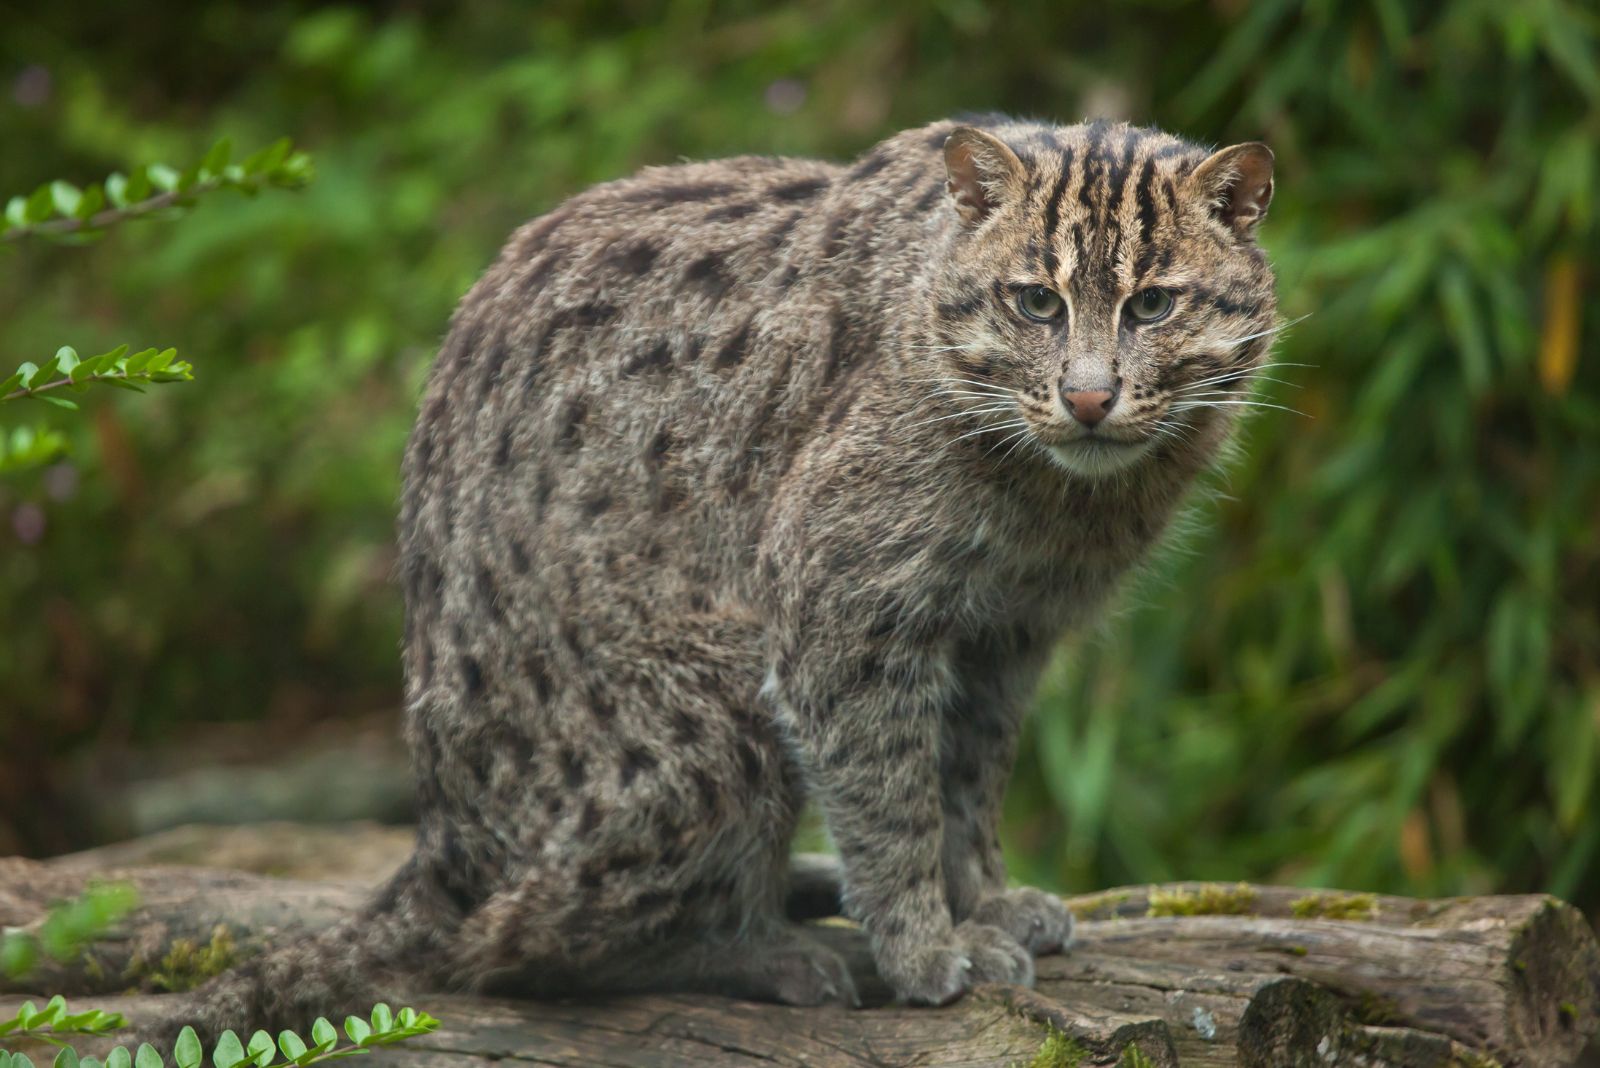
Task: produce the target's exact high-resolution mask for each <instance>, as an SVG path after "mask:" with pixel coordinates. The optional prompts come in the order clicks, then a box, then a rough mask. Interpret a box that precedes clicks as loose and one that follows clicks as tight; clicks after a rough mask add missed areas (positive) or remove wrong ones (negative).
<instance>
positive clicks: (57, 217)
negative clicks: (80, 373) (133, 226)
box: [0, 138, 312, 392]
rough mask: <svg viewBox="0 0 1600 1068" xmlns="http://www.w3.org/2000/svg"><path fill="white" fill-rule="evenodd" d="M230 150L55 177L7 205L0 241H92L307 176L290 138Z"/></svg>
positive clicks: (225, 143)
mask: <svg viewBox="0 0 1600 1068" xmlns="http://www.w3.org/2000/svg"><path fill="white" fill-rule="evenodd" d="M232 154H233V144H232V142H230V141H229V140H228V139H227V138H223V139H222V140H221V141H218V142H217V143H216V144H214V145H212V146H211V150H210V151H209V152H207V153H206V154H205V156H204V157H203V158H202V159H201V160H200V162H199V163H196V164H194V165H193V166H192V167H189V168H187V169H185V170H182V171H179V170H174V169H173V168H171V167H168V166H166V165H165V164H161V163H153V164H148V165H146V166H143V167H137V168H135V169H134V171H133V173H132V174H121V173H116V174H112V175H111V176H110V177H108V178H107V179H106V180H105V181H104V182H103V183H99V184H91V185H87V186H85V187H83V188H82V189H79V188H78V187H77V186H75V185H73V184H72V183H71V182H64V181H61V180H60V179H57V180H55V181H51V182H46V183H44V184H43V185H41V186H39V187H38V188H37V189H35V190H34V191H33V193H32V194H31V195H29V196H14V197H12V198H11V199H10V200H9V201H7V202H6V210H5V215H4V217H3V221H0V241H17V240H20V239H22V238H25V237H49V238H54V239H56V240H62V241H74V242H76V241H86V240H93V239H94V238H97V237H100V236H102V235H103V234H104V233H105V232H106V230H108V229H110V228H111V227H113V226H116V225H118V224H120V223H124V222H127V221H129V220H131V219H142V218H174V217H176V216H177V215H180V214H182V213H183V210H184V209H186V208H189V207H192V206H194V204H195V202H196V201H197V200H199V199H200V198H201V197H203V196H205V195H206V194H208V193H213V192H216V191H217V190H220V189H228V190H232V191H234V192H237V193H243V194H244V195H246V196H255V195H256V194H257V193H259V192H260V191H261V190H262V189H267V188H272V187H277V188H282V189H298V188H299V187H301V186H302V185H304V184H305V183H306V182H308V181H310V179H311V173H312V171H311V157H310V156H307V155H306V154H305V153H304V152H296V151H294V150H293V146H292V144H291V143H290V141H289V139H288V138H283V139H281V140H279V141H275V142H273V143H272V144H271V145H268V146H267V147H266V148H263V149H262V150H261V151H259V152H256V153H253V154H252V155H250V156H247V157H245V158H244V159H243V160H240V161H239V162H238V163H230V162H229V160H230V159H231V158H232ZM0 392H3V391H0Z"/></svg>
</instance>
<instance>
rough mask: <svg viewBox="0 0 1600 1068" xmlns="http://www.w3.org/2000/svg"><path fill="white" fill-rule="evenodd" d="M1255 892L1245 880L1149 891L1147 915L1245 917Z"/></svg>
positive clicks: (1252, 902)
mask: <svg viewBox="0 0 1600 1068" xmlns="http://www.w3.org/2000/svg"><path fill="white" fill-rule="evenodd" d="M1255 907H1256V891H1255V887H1253V886H1251V885H1250V884H1249V883H1238V884H1237V885H1234V886H1227V885H1224V884H1222V883H1206V884H1203V885H1202V886H1200V887H1199V888H1197V889H1195V890H1155V889H1152V890H1151V891H1150V908H1149V910H1148V911H1147V912H1146V915H1148V916H1248V915H1250V913H1252V912H1253V911H1255Z"/></svg>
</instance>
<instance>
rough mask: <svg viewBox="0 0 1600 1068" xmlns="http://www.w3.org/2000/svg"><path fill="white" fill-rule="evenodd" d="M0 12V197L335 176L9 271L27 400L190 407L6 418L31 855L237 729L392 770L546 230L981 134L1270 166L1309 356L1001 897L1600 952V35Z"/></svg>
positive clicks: (1268, 25)
mask: <svg viewBox="0 0 1600 1068" xmlns="http://www.w3.org/2000/svg"><path fill="white" fill-rule="evenodd" d="M0 15H3V17H0V94H3V96H0V143H3V144H4V145H5V146H6V149H7V150H6V151H5V152H3V153H0V194H10V193H26V192H28V191H29V190H31V189H32V188H33V187H34V186H36V185H37V184H39V183H40V182H44V181H47V180H49V179H52V178H58V177H59V178H66V179H70V180H74V181H77V182H80V183H83V182H87V181H90V180H94V179H98V178H100V177H102V176H103V175H104V174H105V173H107V172H109V171H112V170H118V169H121V170H127V169H128V168H129V167H130V166H131V165H134V164H138V163H144V162H150V161H157V160H159V161H166V162H171V163H173V164H176V165H179V166H183V165H186V164H187V163H190V162H192V161H194V160H197V159H199V157H200V155H201V154H202V153H203V152H204V151H205V149H206V148H207V147H208V146H209V145H210V143H211V142H212V141H213V140H215V139H216V138H217V137H220V136H229V137H231V138H232V139H233V141H234V144H235V145H236V146H238V147H239V149H241V150H243V151H248V150H251V149H254V148H257V147H260V146H262V145H265V144H267V143H268V142H270V141H272V140H273V139H275V138H277V137H279V136H281V135H285V134H287V135H290V136H292V137H293V138H294V139H295V141H296V142H297V143H298V144H299V145H300V146H301V147H303V148H305V149H307V150H309V151H310V152H311V153H312V155H313V157H314V158H315V161H316V166H317V172H318V177H317V178H316V180H315V181H314V182H313V183H312V184H311V185H310V186H309V187H308V188H307V189H306V190H304V191H302V192H298V193H290V192H269V193H265V194H263V195H262V196H260V197H259V198H255V199H243V198H237V197H229V196H226V195H219V196H217V197H213V198H211V199H209V200H208V201H207V202H205V203H202V204H201V205H200V206H199V207H198V208H197V209H196V210H195V211H194V213H193V214H192V215H191V216H189V217H188V218H185V219H183V220H180V221H176V222H170V223H167V222H152V223H145V224H139V225H130V226H127V227H124V228H122V229H120V230H118V231H116V232H114V233H113V234H112V235H111V236H110V237H109V238H107V239H106V240H105V241H103V242H101V243H99V244H97V245H94V246H92V247H89V248H82V249H78V248H61V247H57V246H52V245H46V244H41V243H24V244H22V245H21V246H18V247H12V248H10V249H9V250H8V252H7V253H6V254H4V255H3V256H0V364H4V365H6V367H7V369H9V367H10V366H15V364H17V363H18V362H20V361H22V360H25V359H31V360H36V361H38V360H42V359H43V358H44V357H47V356H48V355H49V354H50V353H52V352H54V351H55V348H56V346H57V345H60V344H73V345H75V346H77V347H78V348H79V350H80V351H82V352H99V351H102V350H104V349H106V348H110V347H111V346H113V345H115V344H118V343H121V342H129V343H131V344H133V345H134V347H135V348H139V347H142V346H144V345H147V344H148V345H158V346H164V345H174V346H176V347H177V348H178V350H179V352H180V354H182V355H183V356H184V357H186V358H188V359H190V360H192V361H193V362H194V364H195V366H196V371H197V378H198V380H197V381H196V382H195V383H193V384H191V385H184V386H175V387H170V388H163V389H160V390H157V391H155V392H153V393H152V394H151V395H149V396H147V397H143V398H139V397H131V396H124V395H121V394H116V395H112V396H98V395H97V396H91V397H87V398H85V399H84V411H83V412H81V413H77V414H74V413H65V412H56V411H55V410H53V409H50V410H45V409H43V408H39V409H38V410H37V411H32V412H28V413H25V414H26V415H27V416H29V417H32V416H34V415H39V416H41V417H42V418H44V419H45V420H46V421H48V422H50V423H52V424H53V425H57V426H60V427H61V428H63V429H64V430H66V431H67V432H68V433H69V434H70V435H71V437H72V438H73V440H74V443H75V452H74V458H73V460H72V461H71V462H69V463H65V464H61V465H57V466H55V467H52V468H50V469H48V470H45V471H42V472H38V473H35V474H33V475H31V476H28V477H16V478H8V479H6V480H4V481H0V518H3V519H4V522H0V609H3V612H4V629H3V631H0V853H5V852H25V853H35V854H41V853H49V852H54V851H60V850H64V849H70V848H75V847H80V846H83V845H86V844H91V843H93V842H96V841H99V840H102V839H104V838H106V837H110V836H114V835H116V834H118V833H124V832H126V830H127V829H128V827H127V826H126V825H125V821H124V822H122V823H119V820H118V818H117V816H116V812H117V811H118V808H119V805H118V804H117V803H116V802H115V798H117V797H118V796H119V794H118V790H119V789H121V787H122V786H123V785H124V784H125V783H126V782H128V781H130V780H133V779H137V778H138V777H139V776H140V775H150V774H153V771H152V769H160V768H171V767H174V766H181V765H182V763H183V762H184V761H185V760H187V761H189V762H191V763H202V762H204V761H206V760H207V759H208V756H207V751H206V749H205V748H204V746H203V745H201V744H200V741H201V740H203V739H206V738H209V737H212V735H211V734H208V733H207V732H208V731H212V732H214V731H215V730H216V729H217V727H216V725H217V724H232V725H234V726H233V727H231V728H230V729H231V730H233V731H235V734H233V735H230V737H233V738H238V737H246V738H250V739H254V741H252V742H251V743H250V744H248V745H246V746H245V748H247V749H249V750H251V751H252V752H254V753H256V754H259V755H267V754H273V753H279V754H282V753H285V752H289V751H292V750H293V749H294V748H295V746H296V745H297V744H299V740H300V739H303V738H305V737H309V736H311V735H313V734H315V732H316V731H318V730H320V729H322V728H324V727H327V726H328V725H338V724H342V723H347V722H361V723H368V724H371V723H377V724H379V725H380V727H381V733H384V734H392V732H393V730H394V723H395V721H396V719H397V716H396V707H397V704H398V691H399V656H398V648H397V646H398V636H399V633H400V600H399V596H398V591H397V589H396V587H395V585H394V583H393V582H392V581H391V572H392V569H393V564H394V550H393V545H392V534H391V532H392V529H393V522H394V512H395V503H396V496H397V492H398V479H397V473H398V467H399V457H400V450H401V446H402V443H403V440H404V437H405V434H406V431H407V429H408V427H409V424H410V420H411V417H412V408H413V403H414V400H415V398H416V396H417V393H418V390H419V388H420V384H421V382H422V379H423V376H424V375H425V373H426V370H427V367H428V365H429V362H430V361H431V359H432V357H433V353H434V349H435V346H436V345H437V343H438V340H439V338H440V336H441V334H442V332H443V330H444V327H445V323H446V319H447V317H448V315H449V313H450V310H451V308H452V306H453V305H454V303H455V301H456V300H457V298H458V297H459V296H460V295H461V294H462V293H463V292H464V291H465V289H466V288H467V286H468V285H469V284H470V283H471V282H472V280H473V279H474V278H475V276H476V275H477V274H478V272H479V271H481V270H482V269H483V268H484V267H485V266H486V265H487V263H488V262H489V261H490V259H491V258H492V257H493V255H494V254H495V252H496V250H497V248H498V246H499V244H500V242H501V240H502V239H503V238H504V236H505V235H506V234H507V232H508V231H509V230H510V229H511V228H512V227H514V226H515V225H516V224H518V223H519V222H521V221H522V220H524V219H526V218H528V217H531V216H533V215H535V214H537V213H539V212H541V211H544V210H545V209H547V208H549V207H551V206H553V205H554V204H556V203H557V202H559V201H560V200H561V199H562V198H563V197H565V196H567V195H569V194H570V193H572V192H574V191H575V190H577V189H579V188H581V187H583V186H585V185H587V184H589V183H592V182H596V181H600V180H603V179H607V178H611V177H615V176H618V175H621V174H624V173H627V172H629V171H631V170H633V169H635V168H637V167H639V166H641V165H644V164H649V163H662V162H670V161H673V160H677V159H680V158H684V157H691V158H701V157H709V156H716V155H720V154H731V153H740V152H762V153H804V154H819V155H823V156H828V157H832V158H846V157H849V156H851V155H854V154H856V153H858V152H860V151H862V150H863V149H864V148H866V147H867V146H869V145H871V144H872V143H873V142H874V141H876V140H877V139H879V138H881V137H883V136H885V135H887V134H889V133H890V132H892V131H894V130H897V129H900V128H904V127H906V126H910V125H915V124H919V123H922V122H925V121H927V120H930V119H933V118H936V117H940V116H944V115H947V114H950V113H953V112H958V111H963V110H980V109H991V108H998V109H1003V110H1007V111H1011V112H1015V113H1022V114H1028V115H1035V116H1041V117H1050V118H1055V119H1060V120H1063V121H1073V120H1076V119H1077V118H1079V117H1082V116H1084V115H1089V114H1095V115H1110V116H1114V117H1126V118H1130V119H1133V120H1135V121H1138V122H1141V123H1154V124H1158V125H1162V126H1165V127H1168V128H1170V129H1173V130H1176V131H1179V132H1181V133H1184V134H1186V135H1188V136H1190V137H1192V138H1194V139H1197V140H1202V141H1208V142H1216V143H1227V142H1230V141H1235V140H1245V139H1252V138H1258V137H1259V138H1262V139H1265V140H1267V141H1269V142H1270V143H1271V144H1272V145H1273V147H1274V148H1275V149H1276V151H1277V155H1278V160H1279V185H1278V194H1277V199H1276V201H1275V202H1274V204H1273V208H1272V215H1271V218H1270V219H1269V220H1268V222H1267V223H1266V225H1265V227H1264V229H1263V232H1262V234H1263V241H1264V243H1265V244H1266V245H1267V246H1268V247H1269V249H1270V251H1271V253H1272V255H1273V258H1274V260H1275V261H1276V263H1277V265H1278V268H1279V273H1280V280H1281V287H1280V289H1281V296H1282V303H1283V310H1284V312H1285V314H1286V316H1288V317H1298V316H1302V315H1309V318H1307V319H1305V321H1304V322H1302V323H1300V324H1299V325H1297V326H1295V327H1294V328H1293V329H1292V330H1291V331H1289V332H1287V333H1286V334H1285V335H1284V337H1283V338H1282V340H1281V342H1280V344H1279V345H1278V348H1277V356H1278V358H1279V359H1280V360H1283V361H1285V362H1286V363H1289V364H1294V365H1297V366H1290V367H1285V368H1284V369H1282V370H1281V371H1279V372H1276V374H1278V376H1279V377H1282V378H1284V379H1287V380H1288V381H1289V382H1291V383H1293V384H1292V385H1278V384H1272V386H1271V391H1270V393H1269V394H1268V395H1267V397H1266V399H1268V400H1271V401H1273V402H1274V403H1280V404H1285V405H1288V406H1291V407H1294V408H1296V409H1299V411H1300V412H1303V413H1305V414H1304V415H1303V416H1301V415H1294V414H1290V413H1287V412H1281V411H1271V412H1267V413H1264V414H1261V415H1260V416H1258V417H1257V418H1255V419H1253V420H1252V421H1251V422H1250V424H1249V427H1248V430H1247V433H1246V434H1245V445H1246V447H1245V449H1244V450H1243V452H1242V455H1241V458H1240V459H1239V461H1238V462H1237V463H1235V464H1234V465H1233V466H1232V467H1231V468H1230V469H1229V470H1228V471H1227V472H1226V473H1225V474H1223V475H1221V476H1219V477H1217V478H1215V479H1214V480H1212V482H1211V483H1210V484H1209V486H1208V488H1207V491H1206V492H1205V493H1204V494H1202V495H1201V496H1200V497H1199V499H1198V500H1197V503H1196V505H1195V507H1194V508H1193V509H1192V512H1191V515H1190V516H1189V519H1188V521H1187V523H1186V525H1185V526H1186V529H1185V531H1184V533H1183V534H1182V535H1181V536H1180V537H1179V538H1177V539H1176V541H1175V544H1174V546H1173V547H1172V549H1171V550H1170V551H1168V552H1166V553H1164V554H1163V556H1162V558H1161V560H1160V561H1159V562H1158V564H1157V565H1156V566H1155V567H1153V568H1152V569H1151V570H1150V572H1149V574H1147V575H1146V576H1145V577H1144V578H1143V579H1142V580H1141V581H1140V582H1139V583H1137V584H1136V586H1135V588H1134V589H1133V590H1132V591H1131V594H1130V596H1129V597H1127V598H1126V599H1125V600H1124V602H1123V606H1124V607H1123V609H1122V610H1121V611H1119V612H1118V613H1117V614H1116V616H1115V618H1113V619H1112V620H1111V621H1109V622H1108V623H1107V624H1106V626H1105V627H1104V628H1103V629H1102V630H1101V631H1100V632H1099V633H1096V634H1092V635H1089V636H1087V638H1086V640H1085V641H1084V642H1082V643H1079V644H1077V645H1075V646H1073V647H1072V648H1071V649H1070V650H1069V651H1068V652H1067V653H1066V655H1064V656H1063V657H1062V659H1061V661H1060V663H1059V665H1058V666H1057V668H1056V669H1055V670H1054V671H1053V672H1052V674H1051V677H1050V679H1049V681H1048V683H1047V686H1046V688H1045V691H1044V692H1043V693H1042V695H1041V700H1040V708H1039V713H1040V714H1039V715H1038V716H1037V717H1036V718H1035V720H1034V722H1033V724H1032V726H1031V728H1030V733H1029V736H1028V739H1027V748H1026V751H1025V752H1024V754H1023V759H1022V761H1021V764H1020V765H1019V768H1018V773H1017V782H1016V785H1015V787H1014V789H1013V792H1012V794H1011V796H1010V799H1009V803H1008V824H1009V826H1008V844H1009V848H1010V850H1011V853H1012V860H1013V866H1014V870H1015V873H1016V874H1017V875H1018V876H1020V877H1022V878H1024V879H1028V880H1031V881H1035V882H1038V883H1042V884H1045V885H1048V886H1052V887H1059V888H1067V889H1074V890H1081V889H1088V888H1095V887H1101V886H1107V885H1111V884H1116V883H1125V882H1131V881H1142V880H1159V879H1168V878H1180V877H1181V878H1206V879H1211V878H1215V879H1239V878H1249V879H1258V880H1272V881H1284V882H1297V883H1315V884H1325V885H1336V886H1348V887H1359V888H1365V889H1373V890H1388V891H1398V892H1405V893H1417V894H1453V893H1481V892H1487V891H1494V890H1533V889H1541V890H1551V891H1554V892H1556V893H1558V894H1562V895H1565V896H1567V897H1569V898H1572V899H1575V900H1576V901H1577V902H1578V903H1579V904H1581V905H1583V906H1584V907H1585V908H1587V909H1588V910H1589V911H1590V912H1591V914H1593V913H1594V912H1595V911H1596V910H1597V909H1600V816H1597V814H1596V813H1597V809H1600V796H1597V794H1600V791H1597V790H1596V780H1597V775H1600V745H1597V741H1600V351H1597V346H1596V339H1597V338H1600V311H1597V307H1600V302H1596V301H1595V300H1594V299H1593V292H1594V290H1593V286H1594V282H1595V280H1596V278H1597V277H1600V240H1597V234H1596V223H1595V210H1596V200H1597V187H1600V163H1597V157H1600V45H1597V38H1600V15H1597V12H1596V8H1595V7H1594V5H1593V4H1592V3H1588V2H1583V0H1528V2H1511V0H1451V2H1440V3H1418V2H1410V0H1370V2H1349V3H1342V4H1341V3H1328V2H1322V3H1318V2H1288V0H1261V2H1251V3H1246V2H1245V0H1212V2H1210V3H1202V4H1195V3H1176V2H1160V0H1144V2H1134V3H1122V4H1116V5H1109V4H1101V3H1086V2H1065V0H1053V2H1049V3H1035V2H1026V3H1017V2H1013V3H1006V4H986V3H982V2H979V0H944V2H939V3H933V4H915V3H907V2H897V3H875V4H862V3H859V2H854V0H816V2H807V3H787V4H766V5H764V4H755V3H748V2H745V3H738V2H716V3H713V2H710V0H684V2H676V3H668V4H663V5H652V4H644V3H621V4H609V5H603V6H602V5H585V4H579V3H571V2H551V3H542V4H538V5H532V4H530V5H517V4H512V3H506V2H491V0H469V2H465V3H459V4H440V3H427V2H421V0H418V2H412V3H398V2H396V3H379V4H368V5H364V6H324V5H316V4H309V3H292V2H281V0H260V2H257V3H252V4H236V3H220V2H218V3H206V2H195V0H185V2H168V3H163V4H161V5H159V6H158V7H156V8H151V9H148V10H146V11H144V12H142V13H139V14H135V13H132V12H131V11H130V10H127V9H124V8H122V7H121V5H108V4H104V3H100V2H98V0H52V2H51V3H50V4H47V5H46V4H38V3H33V4H28V5H25V6H22V7H20V8H13V9H11V10H9V11H0ZM1298 365H1304V366H1298ZM18 407H19V405H9V406H7V407H6V409H5V410H4V411H0V419H4V420H11V421H13V422H14V421H16V418H20V415H19V413H18V412H17V411H16V409H17V408H18ZM238 732H244V733H243V734H242V735H241V734H239V733H238ZM252 732H253V733H252ZM163 752H164V753H166V754H167V755H166V756H165V757H162V758H160V759H161V760H165V761H166V763H165V764H163V763H161V762H160V760H158V759H157V757H155V756H152V755H150V754H154V753H163ZM174 752H176V753H179V754H187V755H180V756H179V757H177V758H174V757H173V756H172V755H171V754H172V753H174ZM174 760H176V763H174ZM328 777H329V778H332V779H336V778H337V777H338V772H337V770H334V771H333V772H331V773H330V774H329V776H328ZM108 798H109V799H112V800H111V801H109V802H108V800H107V799H108ZM313 807H314V806H313Z"/></svg>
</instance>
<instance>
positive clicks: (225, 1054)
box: [211, 1030, 250, 1068]
mask: <svg viewBox="0 0 1600 1068" xmlns="http://www.w3.org/2000/svg"><path fill="white" fill-rule="evenodd" d="M248 1059H250V1058H247V1057H246V1056H245V1055H244V1044H243V1043H242V1042H240V1041H239V1036H238V1035H236V1034H234V1033H233V1031H231V1030H228V1031H224V1032H222V1034H221V1035H220V1036H219V1037H218V1038H217V1044H216V1045H215V1046H213V1047H211V1063H212V1064H213V1065H215V1066H216V1068H235V1066H236V1065H238V1064H239V1063H240V1062H242V1061H245V1060H248Z"/></svg>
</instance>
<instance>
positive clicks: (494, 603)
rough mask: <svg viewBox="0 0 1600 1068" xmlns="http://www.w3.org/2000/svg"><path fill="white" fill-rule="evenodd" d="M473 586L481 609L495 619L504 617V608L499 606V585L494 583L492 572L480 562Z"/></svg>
mask: <svg viewBox="0 0 1600 1068" xmlns="http://www.w3.org/2000/svg"><path fill="white" fill-rule="evenodd" d="M473 586H474V588H475V589H476V590H477V592H478V603H479V604H480V605H481V606H482V607H483V610H484V611H485V612H487V613H489V615H491V616H493V617H494V618H495V619H502V618H504V616H505V610H504V609H503V608H501V606H500V587H499V585H497V584H496V583H495V580H494V573H493V572H491V571H490V570H489V568H488V567H487V566H485V565H484V564H482V563H480V564H479V565H478V574H477V577H476V579H475V580H474V582H473Z"/></svg>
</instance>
